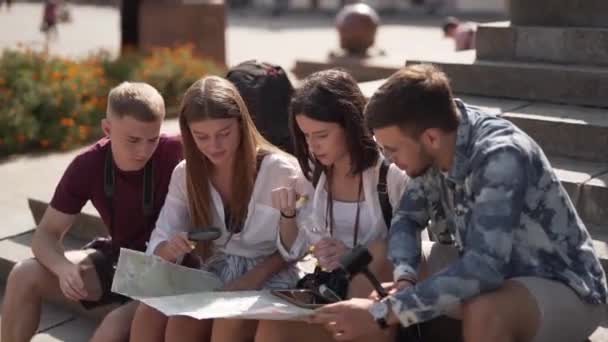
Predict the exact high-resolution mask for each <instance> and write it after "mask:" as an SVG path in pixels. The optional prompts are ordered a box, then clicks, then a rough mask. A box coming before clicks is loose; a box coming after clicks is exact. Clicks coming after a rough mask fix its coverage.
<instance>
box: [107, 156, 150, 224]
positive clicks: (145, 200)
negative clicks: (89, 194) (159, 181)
mask: <svg viewBox="0 0 608 342" xmlns="http://www.w3.org/2000/svg"><path fill="white" fill-rule="evenodd" d="M114 167H115V165H114V158H113V157H112V147H111V146H108V150H107V152H106V158H105V162H104V170H103V171H104V172H103V192H104V195H105V196H106V200H107V201H108V208H109V209H110V227H108V229H109V230H110V232H112V230H113V229H114V216H115V215H114V195H115V194H116V183H115V179H114V178H115V176H114ZM143 177H144V179H143V190H142V192H143V194H142V208H143V214H144V218H145V219H146V220H147V219H148V218H150V217H152V215H153V214H154V168H153V167H152V159H150V160H148V162H147V163H146V166H145V167H144V174H143Z"/></svg>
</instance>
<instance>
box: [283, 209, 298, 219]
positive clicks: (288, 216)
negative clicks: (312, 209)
mask: <svg viewBox="0 0 608 342" xmlns="http://www.w3.org/2000/svg"><path fill="white" fill-rule="evenodd" d="M281 217H282V218H286V219H292V218H295V217H296V211H295V210H294V211H293V214H291V215H285V213H284V212H283V211H281Z"/></svg>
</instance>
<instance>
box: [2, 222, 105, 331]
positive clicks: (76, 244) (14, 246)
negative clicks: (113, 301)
mask: <svg viewBox="0 0 608 342" xmlns="http://www.w3.org/2000/svg"><path fill="white" fill-rule="evenodd" d="M33 236H34V230H31V231H29V232H27V233H23V234H21V235H18V236H14V237H11V238H6V239H3V240H1V241H0V282H1V283H2V284H5V283H6V280H7V279H8V275H9V273H10V271H11V270H12V268H13V267H14V266H15V265H16V264H17V263H19V262H21V261H23V260H27V259H30V258H33V257H34V255H33V254H32V250H31V245H32V238H33ZM84 243H85V241H83V240H80V239H77V238H74V237H72V236H70V235H69V234H68V235H66V236H65V237H64V239H63V245H64V248H65V250H66V251H69V250H77V249H80V248H81V247H82V246H83V245H84ZM52 304H53V305H55V306H57V307H59V308H62V309H66V310H68V311H70V312H72V313H74V314H75V315H76V316H82V317H87V318H91V319H95V320H98V319H101V318H102V317H104V316H105V315H106V314H107V313H108V312H109V311H111V310H112V309H113V308H114V307H115V306H114V305H106V306H101V307H97V308H95V309H93V310H85V309H84V308H83V307H82V306H81V305H79V304H78V303H75V302H72V301H70V300H67V299H62V300H61V299H57V300H54V302H53V303H52Z"/></svg>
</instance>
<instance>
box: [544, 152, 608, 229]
mask: <svg viewBox="0 0 608 342" xmlns="http://www.w3.org/2000/svg"><path fill="white" fill-rule="evenodd" d="M549 159H550V162H551V165H552V166H553V168H554V169H555V171H556V173H557V176H558V177H559V179H560V180H561V182H562V184H563V186H564V188H565V189H566V191H567V192H568V195H569V196H570V199H571V200H572V203H574V205H575V206H576V208H577V211H578V214H579V215H580V216H581V218H582V219H583V221H585V222H586V223H587V224H594V225H600V226H603V225H605V224H606V222H608V207H607V206H606V203H608V163H597V162H586V161H580V160H574V159H568V158H559V157H550V158H549Z"/></svg>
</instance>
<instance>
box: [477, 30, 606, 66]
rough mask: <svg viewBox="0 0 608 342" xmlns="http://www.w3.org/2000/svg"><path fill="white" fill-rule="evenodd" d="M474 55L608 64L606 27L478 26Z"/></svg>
mask: <svg viewBox="0 0 608 342" xmlns="http://www.w3.org/2000/svg"><path fill="white" fill-rule="evenodd" d="M476 39H477V40H476V49H477V58H478V59H485V60H517V61H529V62H547V63H558V64H582V65H604V66H606V65H608V28H592V27H540V26H514V25H510V23H509V22H508V21H503V22H496V23H488V24H482V25H479V26H478V29H477V38H476Z"/></svg>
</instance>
